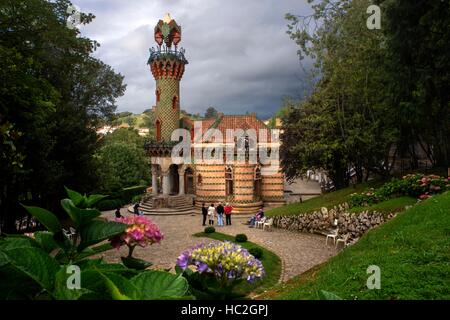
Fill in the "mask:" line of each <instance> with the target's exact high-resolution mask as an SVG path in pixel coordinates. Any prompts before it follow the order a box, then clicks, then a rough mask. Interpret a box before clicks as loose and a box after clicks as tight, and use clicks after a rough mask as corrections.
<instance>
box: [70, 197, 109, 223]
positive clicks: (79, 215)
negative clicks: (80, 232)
mask: <svg viewBox="0 0 450 320" xmlns="http://www.w3.org/2000/svg"><path fill="white" fill-rule="evenodd" d="M61 206H62V207H63V208H64V210H66V212H67V213H68V214H69V216H70V218H71V219H72V220H73V222H74V223H75V227H76V228H80V227H82V226H83V225H85V224H87V223H89V222H90V221H91V220H92V219H95V218H97V217H99V216H100V215H101V212H100V211H98V210H97V209H80V208H77V207H76V206H75V204H74V203H73V201H72V200H70V199H63V200H61Z"/></svg>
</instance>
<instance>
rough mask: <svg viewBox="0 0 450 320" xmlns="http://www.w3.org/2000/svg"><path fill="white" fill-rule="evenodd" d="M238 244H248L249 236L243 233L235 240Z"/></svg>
mask: <svg viewBox="0 0 450 320" xmlns="http://www.w3.org/2000/svg"><path fill="white" fill-rule="evenodd" d="M234 240H235V241H236V242H246V241H247V240H248V238H247V236H246V235H245V234H243V233H240V234H237V235H236V237H235V238H234Z"/></svg>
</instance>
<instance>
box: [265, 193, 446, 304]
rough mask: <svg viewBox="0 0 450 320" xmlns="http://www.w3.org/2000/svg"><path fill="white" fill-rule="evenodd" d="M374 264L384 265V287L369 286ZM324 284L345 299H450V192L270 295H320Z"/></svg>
mask: <svg viewBox="0 0 450 320" xmlns="http://www.w3.org/2000/svg"><path fill="white" fill-rule="evenodd" d="M370 265H377V266H379V267H380V269H381V289H380V290H369V289H367V287H366V281H367V278H368V276H369V275H368V274H367V273H366V270H367V267H368V266H370ZM320 290H325V291H328V292H332V293H335V294H337V295H338V296H340V297H342V298H344V299H450V192H447V193H445V194H442V195H439V196H435V197H433V198H431V199H428V200H426V201H424V202H422V203H420V204H418V205H416V206H414V207H413V208H411V209H409V210H407V211H405V212H402V213H399V215H398V216H397V217H396V218H394V219H393V220H391V221H389V222H387V223H385V224H383V225H382V226H380V227H378V228H376V229H373V230H371V231H369V232H368V233H367V234H366V235H365V236H363V237H362V238H361V240H360V241H359V242H357V243H356V244H355V245H353V246H350V247H348V248H346V249H345V250H344V251H342V252H341V253H340V254H339V255H337V256H335V257H333V258H332V259H330V260H329V261H328V262H326V263H325V264H323V265H321V266H318V267H316V268H315V269H312V270H310V271H308V272H306V273H304V274H302V275H300V276H298V277H296V278H294V279H292V280H291V281H290V282H288V283H287V284H286V285H283V286H280V287H276V289H274V290H272V291H271V292H270V293H268V294H266V295H265V298H275V299H318V292H319V291H320Z"/></svg>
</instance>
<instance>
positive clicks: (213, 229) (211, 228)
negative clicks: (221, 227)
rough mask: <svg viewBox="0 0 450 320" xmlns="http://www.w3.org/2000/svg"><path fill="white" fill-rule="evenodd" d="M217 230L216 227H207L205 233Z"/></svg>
mask: <svg viewBox="0 0 450 320" xmlns="http://www.w3.org/2000/svg"><path fill="white" fill-rule="evenodd" d="M214 232H216V229H215V228H214V227H206V228H205V233H214Z"/></svg>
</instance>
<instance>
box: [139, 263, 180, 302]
mask: <svg viewBox="0 0 450 320" xmlns="http://www.w3.org/2000/svg"><path fill="white" fill-rule="evenodd" d="M131 282H132V283H133V284H134V285H135V286H136V287H137V288H138V289H139V291H140V292H141V298H142V299H167V298H177V297H182V296H184V295H185V294H186V292H187V290H188V282H187V280H186V279H185V278H184V277H182V276H181V275H174V274H172V273H169V272H166V271H159V270H155V271H146V272H143V273H141V274H139V275H137V276H135V277H133V278H132V279H131Z"/></svg>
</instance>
